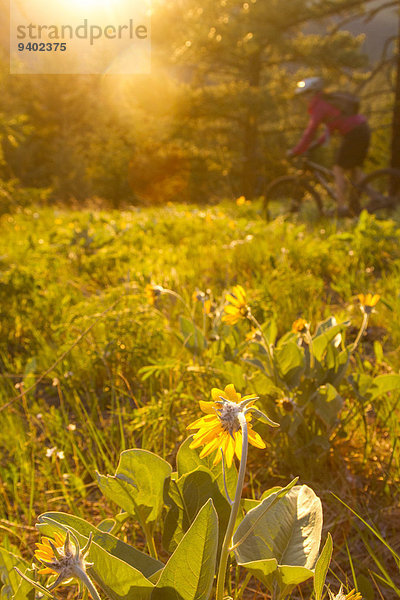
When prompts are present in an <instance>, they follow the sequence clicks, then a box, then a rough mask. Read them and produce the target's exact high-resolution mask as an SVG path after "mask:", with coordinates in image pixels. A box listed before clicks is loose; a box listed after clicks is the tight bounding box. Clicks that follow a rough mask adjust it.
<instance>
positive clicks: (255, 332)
mask: <svg viewBox="0 0 400 600" xmlns="http://www.w3.org/2000/svg"><path fill="white" fill-rule="evenodd" d="M261 340H262V337H261V332H260V330H259V329H257V328H256V327H252V328H251V331H249V332H248V333H246V342H260V341H261Z"/></svg>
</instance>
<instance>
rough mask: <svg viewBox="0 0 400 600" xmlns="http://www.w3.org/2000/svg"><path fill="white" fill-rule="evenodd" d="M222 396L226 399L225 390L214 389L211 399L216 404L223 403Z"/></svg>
mask: <svg viewBox="0 0 400 600" xmlns="http://www.w3.org/2000/svg"><path fill="white" fill-rule="evenodd" d="M221 396H222V397H223V398H225V392H224V390H220V389H219V388H213V389H212V390H211V397H212V399H213V400H214V402H220V401H221Z"/></svg>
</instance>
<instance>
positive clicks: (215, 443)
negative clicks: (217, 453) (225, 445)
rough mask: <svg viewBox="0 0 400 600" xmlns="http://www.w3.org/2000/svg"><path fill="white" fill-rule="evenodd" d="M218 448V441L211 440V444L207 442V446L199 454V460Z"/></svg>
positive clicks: (216, 439)
mask: <svg viewBox="0 0 400 600" xmlns="http://www.w3.org/2000/svg"><path fill="white" fill-rule="evenodd" d="M218 448H219V439H218V438H214V439H213V440H211V442H208V444H206V445H205V446H204V448H203V450H202V451H201V452H200V458H204V457H205V456H208V455H209V454H211V452H213V451H214V450H218Z"/></svg>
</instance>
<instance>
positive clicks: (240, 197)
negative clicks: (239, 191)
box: [236, 196, 246, 206]
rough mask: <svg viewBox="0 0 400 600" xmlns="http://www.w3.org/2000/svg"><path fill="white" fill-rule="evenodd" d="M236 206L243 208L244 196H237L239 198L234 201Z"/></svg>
mask: <svg viewBox="0 0 400 600" xmlns="http://www.w3.org/2000/svg"><path fill="white" fill-rule="evenodd" d="M236 204H237V205H238V206H243V204H246V197H245V196H239V198H237V199H236Z"/></svg>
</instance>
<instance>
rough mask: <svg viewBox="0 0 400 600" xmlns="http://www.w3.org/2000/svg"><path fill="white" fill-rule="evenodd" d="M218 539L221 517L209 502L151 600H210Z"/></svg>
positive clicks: (177, 552) (172, 559) (187, 534)
mask: <svg viewBox="0 0 400 600" xmlns="http://www.w3.org/2000/svg"><path fill="white" fill-rule="evenodd" d="M217 539H218V517H217V513H216V511H215V508H214V506H213V503H212V501H211V500H208V502H207V503H206V504H205V505H204V506H203V508H202V509H201V510H200V512H199V513H198V515H197V517H196V519H195V521H194V522H193V524H192V525H191V527H190V529H189V530H188V531H187V533H186V534H185V536H184V537H183V539H182V541H181V542H180V544H179V546H178V547H177V549H176V550H175V552H174V553H173V555H172V556H171V558H170V559H169V561H168V562H167V564H166V566H165V568H164V570H163V572H162V573H161V577H160V579H159V581H158V583H157V585H156V587H155V589H154V591H153V593H152V595H151V600H209V597H210V593H211V588H212V585H213V580H214V573H215V563H216V557H217Z"/></svg>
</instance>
